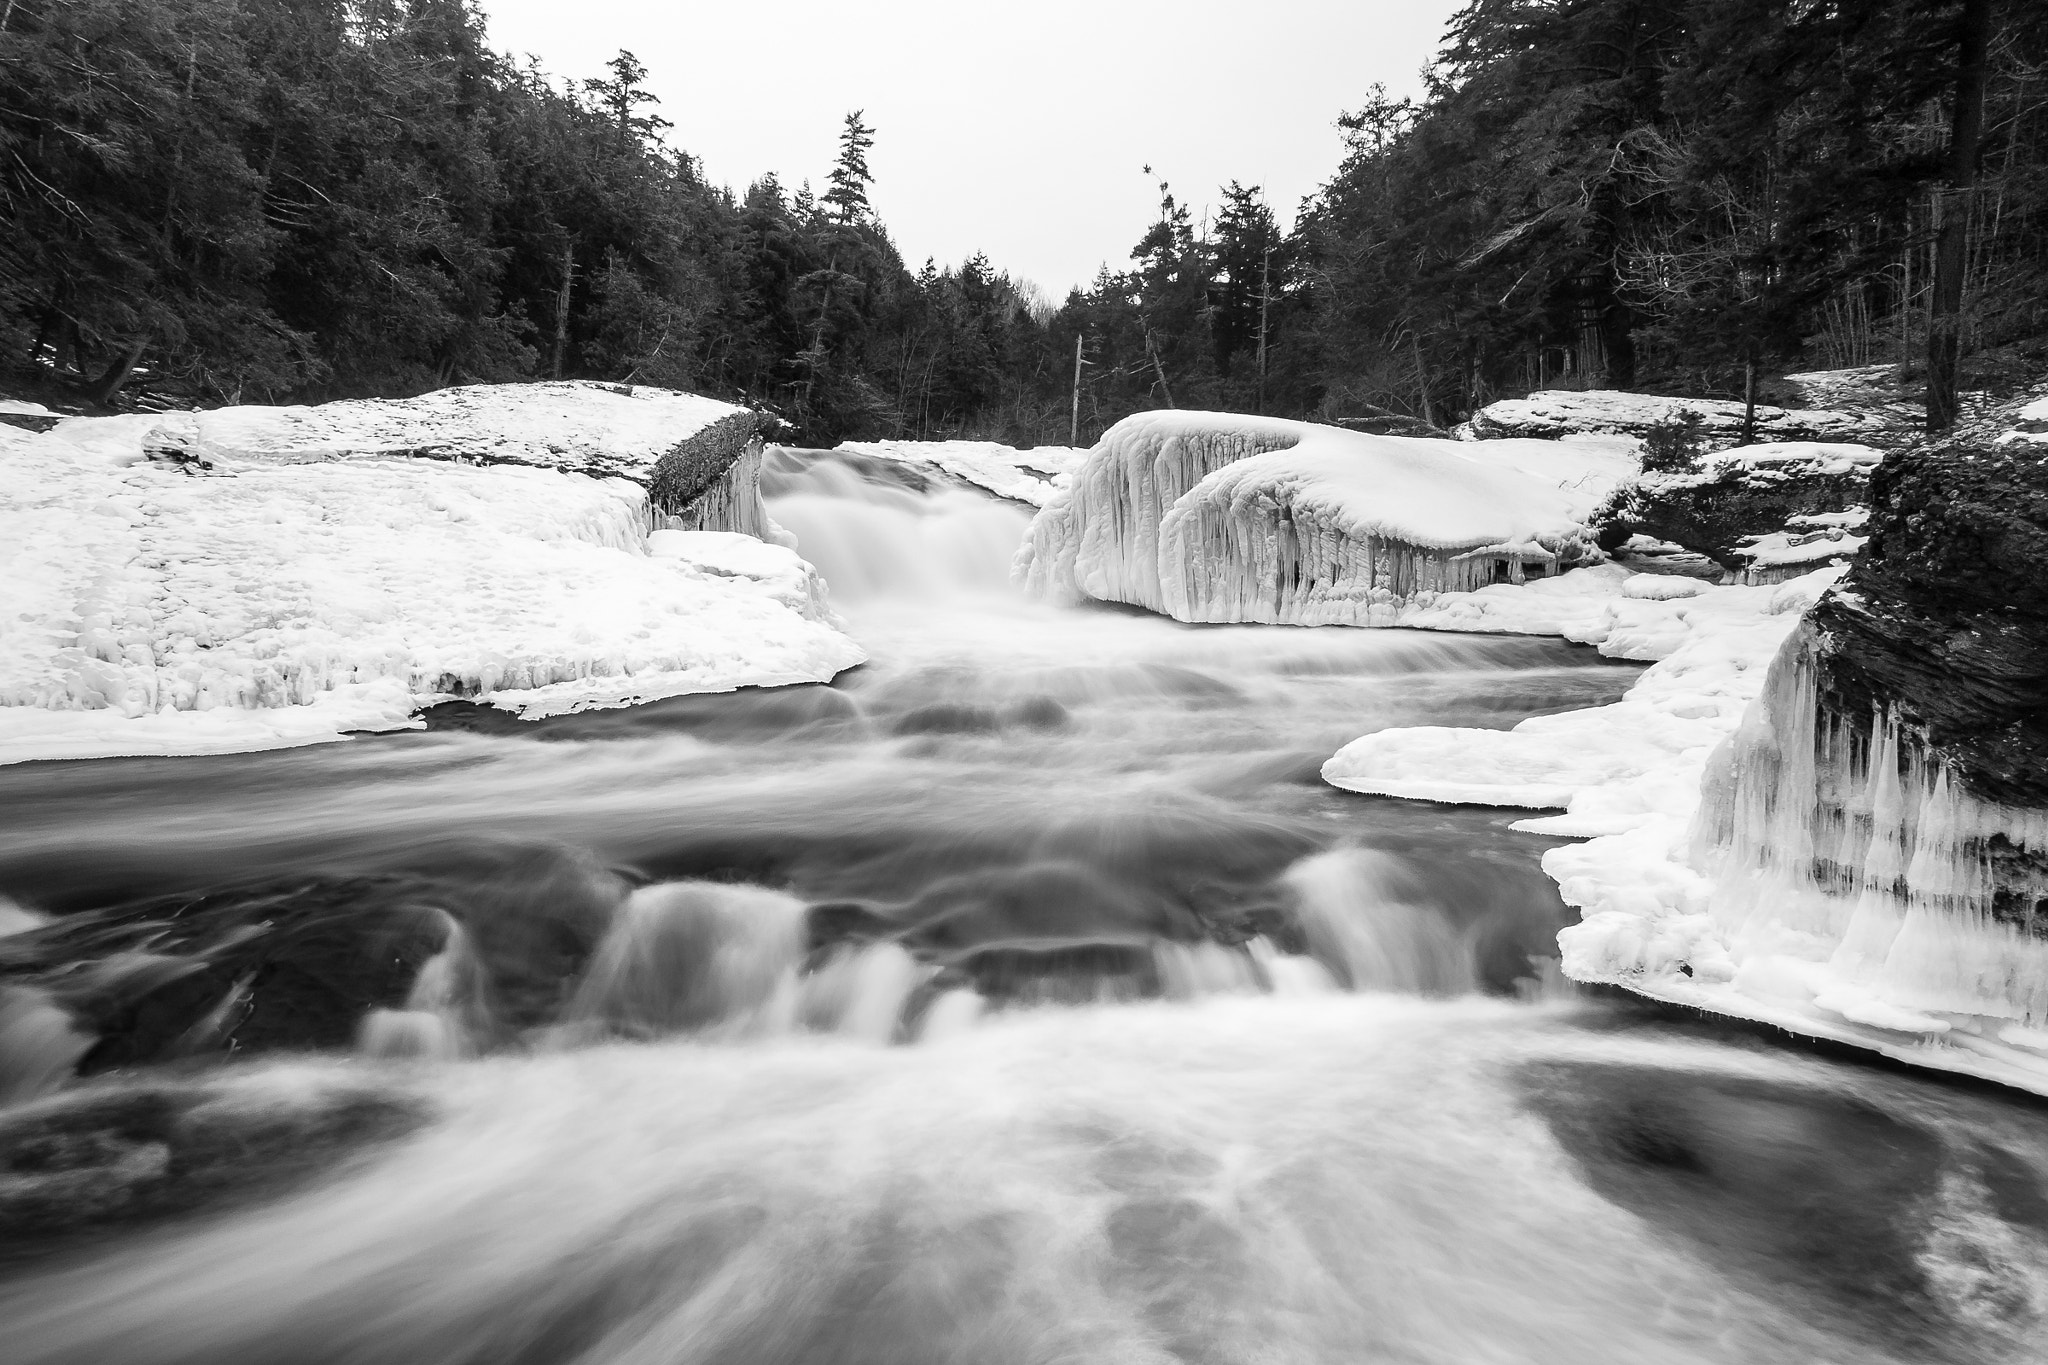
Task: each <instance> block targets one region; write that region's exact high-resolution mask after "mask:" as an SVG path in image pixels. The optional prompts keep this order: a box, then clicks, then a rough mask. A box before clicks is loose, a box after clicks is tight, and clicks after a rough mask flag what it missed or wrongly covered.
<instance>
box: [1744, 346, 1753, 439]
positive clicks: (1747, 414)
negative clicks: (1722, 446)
mask: <svg viewBox="0 0 2048 1365" xmlns="http://www.w3.org/2000/svg"><path fill="white" fill-rule="evenodd" d="M1742 444H1743V445H1746V446H1753V445H1755V444H1756V356H1755V355H1754V354H1750V355H1745V356H1743V357H1742Z"/></svg>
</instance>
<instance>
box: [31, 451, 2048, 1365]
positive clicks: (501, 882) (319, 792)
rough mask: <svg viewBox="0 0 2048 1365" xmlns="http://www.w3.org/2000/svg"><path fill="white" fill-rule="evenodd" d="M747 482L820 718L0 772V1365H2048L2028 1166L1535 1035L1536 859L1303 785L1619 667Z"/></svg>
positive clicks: (1824, 1106) (899, 501)
mask: <svg viewBox="0 0 2048 1365" xmlns="http://www.w3.org/2000/svg"><path fill="white" fill-rule="evenodd" d="M773 460H774V463H773V467H772V468H771V471H770V475H769V479H768V485H767V486H768V488H769V490H770V493H771V499H770V508H771V511H772V513H773V515H774V516H775V517H776V518H777V520H779V521H780V522H781V523H782V524H783V525H785V526H786V527H788V528H789V529H791V530H792V531H794V532H795V533H796V534H797V536H798V537H799V540H800V542H801V545H802V549H803V551H804V553H805V554H806V556H807V557H809V558H810V559H811V560H812V561H813V562H814V563H816V564H817V565H818V566H819V568H820V569H821V570H822V571H823V572H824V573H825V575H826V577H827V579H828V581H829V582H830V583H831V585H832V590H833V596H834V602H835V604H836V605H837V607H838V608H839V609H840V610H841V611H842V613H843V614H844V615H845V616H846V618H847V620H848V622H849V625H850V627H851V629H852V630H853V631H854V633H855V634H856V635H857V636H858V637H859V638H860V639H861V640H862V641H863V642H864V643H865V644H866V645H867V647H868V649H869V650H870V652H871V654H872V655H873V661H872V662H871V663H869V664H867V665H866V666H864V667H862V668H860V669H857V670H855V671H853V672H852V673H850V674H848V675H847V676H845V677H842V678H841V679H840V680H839V681H838V682H837V683H835V684H834V685H833V686H831V687H800V688H787V689H779V690H776V691H771V692H755V693H740V694H733V695H727V696H712V697H690V698H679V699H676V700H673V701H669V702H663V703H657V704H654V705H649V706H644V707H639V708H634V709H631V710H626V711H616V712H604V713H594V714H589V715H583V716H572V717H563V718H559V719H556V720H553V721H548V722H543V723H540V724H538V725H528V724H525V723H522V722H517V721H511V720H507V719H504V718H502V717H500V716H497V715H495V714H493V713H489V712H484V711H480V710H478V709H476V708H470V707H449V708H442V709H441V710H440V711H439V712H437V713H436V715H435V716H434V717H433V728H431V729H430V730H428V731H427V732H425V733H411V734H402V735H394V736H386V737H379V738H367V739H359V740H356V741H353V742H350V743H348V744H342V745H331V746H321V747H315V748H308V749H300V750H290V751H284V752H277V753H267V754H255V755H242V756H229V757H220V758H196V759H179V760H102V761H98V762H92V763H65V764H31V765H23V766H20V767H15V768H7V769H0V894H4V895H6V896H10V897H12V898H13V899H14V900H15V901H18V902H20V904H21V906H22V907H25V909H23V910H16V909H13V908H11V907H10V906H8V905H7V904H6V903H4V902H0V930H4V929H6V928H9V927H15V926H29V925H33V924H35V923H36V922H37V919H38V917H40V916H45V915H49V916H55V918H54V920H52V921H51V922H50V923H48V924H46V925H44V926H43V927H40V928H28V929H26V931H25V932H20V933H16V934H14V935H12V936H9V937H5V938H0V980H4V981H6V982H8V983H9V984H8V985H7V986H6V988H5V990H6V993H5V994H0V1093H6V1092H7V1091H8V1090H10V1089H11V1091H12V1092H13V1093H14V1095H15V1096H16V1097H17V1103H16V1104H15V1105H14V1106H13V1107H11V1108H0V1361H6V1362H16V1361H19V1362H30V1361H38V1362H41V1361H66V1362H77V1363H78V1365H115V1363H116V1362H118V1363H119V1365H156V1363H159V1362H189V1363H190V1365H199V1363H200V1362H205V1363H206V1365H242V1363H244V1362H265V1363H266V1365H269V1363H273V1362H274V1363H275V1365H298V1363H300V1362H337V1363H339V1362H350V1363H351V1365H358V1363H359V1365H409V1363H410V1362H464V1363H465V1365H470V1363H473V1365H549V1363H552V1362H582V1363H587V1365H599V1363H600V1362H619V1363H620V1365H625V1363H627V1362H630V1363H632V1365H643V1363H644V1365H657V1363H660V1365H668V1363H669V1362H697V1361H704V1362H733V1363H734V1365H749V1363H751V1362H792V1363H795V1362H821V1363H822V1362H832V1363H834V1365H842V1363H843V1365H854V1363H855V1362H859V1363H861V1365H923V1363H924V1362H931V1363H932V1365H938V1363H939V1362H958V1363H959V1365H1006V1363H1008V1362H1017V1363H1018V1365H1024V1363H1025V1362H1054V1361H1059V1362H1097V1361H1100V1362H1154V1361H1157V1362H1169V1361H1188V1362H1194V1361H1202V1362H1211V1361H1213V1362H1262V1363H1263V1362H1275V1363H1278V1362H1333V1363H1335V1362H1373V1361H1389V1362H1444V1365H1465V1363H1467V1362H1521V1361H1531V1362H1558V1363H1559V1365H1565V1363H1566V1362H1570V1363H1571V1365H1591V1363H1593V1362H1617V1363H1619V1362H1629V1363H1630V1365H1637V1363H1639V1362H1651V1361H1656V1362H1665V1361H1670V1362H1690V1361H1726V1362H1777V1361H1782V1362H1801V1363H1803V1362H1819V1361H1832V1362H1843V1363H1844V1365H1846V1363H1847V1362H1866V1361H1870V1362H1881V1361H1902V1362H1904V1361H2040V1360H2044V1359H2048V1123H2044V1118H2048V1113H2044V1111H2043V1109H2042V1108H2041V1107H2039V1106H2037V1105H2035V1104H2034V1103H2032V1102H2031V1101H2027V1100H2025V1099H2022V1098H2019V1097H2015V1096H2011V1095H2007V1094H2004V1093H2000V1092H1995V1091H1990V1090H1985V1089H1980V1088H1971V1087H1964V1086H1959V1085H1955V1084H1952V1083H1943V1082H1939V1081H1934V1080H1926V1079H1921V1078H1917V1077H1913V1076H1909V1075H1905V1074H1901V1073H1899V1072H1896V1071H1892V1070H1885V1069H1879V1068H1876V1067H1872V1066H1866V1065H1863V1064H1860V1063H1857V1062H1853V1061H1840V1060H1829V1059H1826V1058H1823V1057H1820V1056H1817V1055H1815V1054H1813V1053H1811V1052H1809V1051H1804V1050H1798V1049H1794V1048H1792V1047H1790V1046H1781V1045H1778V1044H1776V1043H1774V1042H1772V1041H1770V1040H1766V1039H1756V1038H1750V1037H1748V1036H1745V1035H1730V1034H1724V1033H1722V1032H1719V1031H1717V1030H1714V1029H1711V1028H1707V1027H1704V1026H1701V1025H1696V1024H1690V1023H1687V1022H1685V1021H1673V1020H1665V1019H1662V1018H1660V1017H1658V1016H1655V1015H1653V1014H1650V1013H1648V1012H1646V1011H1644V1010H1642V1009H1637V1008H1632V1007H1629V1006H1627V1005H1625V1004H1621V1003H1618V1002H1615V1001H1611V1000H1593V999H1582V998H1578V997H1576V996H1574V995H1573V994H1572V993H1571V992H1570V991H1569V990H1567V989H1565V988H1563V987H1561V986H1560V985H1559V984H1558V983H1557V981H1556V971H1555V962H1554V957H1555V946H1554V943H1553V941H1552V936H1553V935H1554V933H1555V931H1556V929H1557V928H1558V927H1559V925H1561V924H1562V923H1564V922H1566V919H1567V915H1568V912H1567V911H1566V910H1565V908H1564V907H1563V906H1562V905H1561V903H1560V902H1559V900H1558V898H1557V896H1556V893H1555V889H1554V888H1553V887H1552V886H1551V884H1550V883H1549V882H1548V881H1547V880H1546V879H1545V878H1544V877H1543V876H1542V874H1541V872H1540V870H1539V869H1538V867H1537V858H1538V857H1539V855H1540V854H1541V852H1542V850H1543V849H1544V848H1545V847H1548V846H1549V843H1550V841H1546V840H1543V839H1539V838H1536V837H1533V836H1528V835H1520V834H1516V833H1513V832H1512V831H1510V830H1509V829H1508V828H1507V826H1508V823H1509V821H1510V820H1511V819H1512V818H1513V813H1511V812H1502V811H1488V810H1474V809H1464V808H1452V807H1438V806H1426V805H1419V804H1414V803H1404V802H1398V801H1392V800H1381V799H1370V798H1360V797H1356V796H1351V795H1348V794H1346V793H1342V792H1338V791H1335V790H1333V789H1331V788H1328V787H1326V786H1324V785H1323V784H1321V783H1320V782H1319V781H1318V779H1317V769H1318V767H1319V765H1320V764H1321V762H1322V760H1323V759H1324V758H1326V757H1327V756H1328V755H1329V754H1330V753H1331V752H1332V751H1334V750H1335V749H1336V748H1337V747H1338V746H1339V745H1340V744H1342V743H1343V742H1344V741H1346V740H1348V739H1351V738H1353V737H1354V736H1356V735H1358V734H1360V733H1363V732H1364V731H1366V730H1369V729H1373V728H1377V727H1382V726H1388V725H1403V724H1429V723H1438V724H1459V725H1498V726H1507V725H1512V724H1513V723H1515V722H1516V721H1517V720H1519V719H1521V718H1523V717H1525V716H1528V715H1532V714H1536V713H1538V712H1542V711H1546V710H1555V709H1560V708H1567V707H1578V706H1586V705H1593V704H1598V703H1600V702H1603V701H1606V700H1611V699H1613V698H1614V697H1616V696H1618V695H1619V694H1620V693H1621V691H1622V690H1623V689H1624V688H1625V687H1626V686H1627V685H1628V683H1629V681H1630V680H1631V679H1632V678H1633V676H1634V672H1635V670H1634V669H1633V668H1629V667H1623V666H1619V665H1615V664H1612V663H1609V662H1607V661H1603V660H1600V659H1598V658H1596V657H1594V656H1593V655H1592V654H1591V652H1590V651H1586V650H1581V649H1577V648H1574V647H1571V646H1567V645H1563V644H1561V643H1558V642H1555V641H1546V640H1534V639H1519V638H1506V637H1501V638H1476V637H1457V636H1445V635H1426V634H1415V633H1409V632H1401V631H1349V630H1338V629H1323V630H1313V631H1309V630H1284V629H1260V628H1227V627H1204V628H1192V627H1186V626H1181V625H1177V624H1175V623H1173V622H1169V621H1166V620H1163V619H1159V618H1155V617H1151V616H1148V615H1144V614H1139V613H1132V612H1123V611H1113V610H1092V611H1089V610H1072V609H1064V608H1055V607H1050V606H1046V605H1043V604H1037V603H1028V602H1025V601H1022V600H1020V599H1019V598H1018V597H1017V596H1016V595H1015V594H1014V593H1013V592H1012V590H1011V589H1010V588H1009V586H1008V565H1009V559H1010V556H1011V552H1012V550H1013V549H1014V547H1015V546H1016V544H1017V542H1018V539H1019V537H1020V535H1021V533H1022V530H1023V527H1024V525H1025V520H1026V518H1025V515H1024V513H1023V511H1022V510H1021V509H1018V508H1016V507H1013V506H1011V505H1008V504H1002V503H997V502H994V501H991V500H990V499H987V498H985V497H982V496H980V495H979V494H976V493H973V492H969V491H966V490H964V489H958V488H946V487H939V486H933V485H928V484H927V483H926V482H925V481H924V480H922V479H920V478H918V477H916V476H914V475H910V474H908V473H906V472H905V471H902V470H900V469H896V468H894V467H891V466H885V465H880V464H874V463H865V462H858V461H856V462H847V461H844V460H841V459H837V458H831V457H824V456H817V455H810V454H804V453H780V454H777V455H775V456H774V457H773ZM67 1020H70V1021H72V1022H70V1023H67V1022H66V1021H67ZM88 1024H89V1025H90V1027H88ZM223 1054H229V1055H230V1057H231V1060H230V1064H228V1065H225V1066H222V1065H218V1064H217V1062H218V1060H219V1059H220V1058H221V1057H222V1056H223ZM74 1065H75V1066H77V1067H78V1068H79V1069H80V1070H82V1071H85V1072H87V1073H92V1074H93V1075H94V1076H95V1077H96V1079H93V1080H90V1081H88V1082H86V1083H83V1084H75V1085H72V1086H70V1087H69V1088H66V1089H62V1090H59V1091H58V1092H57V1093H55V1094H53V1095H50V1096H47V1097H45V1098H42V1099H35V1098H32V1095H33V1093H34V1092H35V1091H37V1090H38V1089H42V1088H46V1087H47V1085H48V1083H49V1082H50V1081H51V1078H53V1077H55V1076H57V1075H58V1074H60V1073H63V1072H68V1071H69V1070H70V1069H71V1068H72V1067H73V1066H74Z"/></svg>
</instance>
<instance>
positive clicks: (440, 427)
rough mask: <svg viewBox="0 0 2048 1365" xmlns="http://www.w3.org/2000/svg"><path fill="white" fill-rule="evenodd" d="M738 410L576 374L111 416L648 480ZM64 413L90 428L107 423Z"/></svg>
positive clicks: (188, 431) (362, 452)
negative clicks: (386, 394) (412, 394)
mask: <svg viewBox="0 0 2048 1365" xmlns="http://www.w3.org/2000/svg"><path fill="white" fill-rule="evenodd" d="M746 415H747V410H746V409H745V408H740V407H735V406H734V405H732V404H730V403H721V402H719V401H717V400H716V399H712V398H704V397H701V396H699V395H697V394H693V393H681V392H678V391H676V390H672V389H657V388H633V387H627V386H624V385H615V384H599V383H593V382H589V381H580V380H576V381H556V382H552V383H537V384H469V385H463V386H460V387H457V388H448V389H438V390H435V391H434V392H432V393H427V394H422V395H420V396H419V397H417V398H402V399H386V398H365V399H350V400H345V401H342V402H336V403H321V404H318V405H315V406H276V407H273V406H262V405H247V406H241V407H227V408H218V409H214V410H211V411H206V412H180V413H157V414H151V415H145V416H140V417H135V418H123V419H120V420H122V421H125V422H131V423H136V424H138V425H146V426H148V427H153V428H157V429H159V430H160V431H161V433H162V439H163V440H164V441H165V442H166V443H180V444H184V445H186V446H187V447H188V448H189V449H190V450H191V451H192V453H193V454H195V455H197V456H200V457H202V458H204V457H208V456H216V455H217V456H224V457H226V458H228V459H230V460H233V459H238V458H239V459H244V460H260V461H266V462H291V463H300V462H311V461H320V460H350V459H386V458H390V457H393V456H399V455H409V456H425V457H428V458H438V459H448V460H461V461H465V462H468V463H472V464H523V465H537V466H540V467H543V468H548V469H560V470H566V471H570V472H574V473H578V474H589V475H593V476H597V477H606V476H616V477H623V478H629V479H632V480H634V481H635V482H637V483H641V484H646V483H649V482H650V481H651V480H652V479H653V477H654V474H655V470H656V467H657V466H658V465H659V464H660V463H661V461H662V458H663V457H664V456H665V455H667V454H669V453H670V452H671V451H673V450H674V449H675V448H676V447H677V446H679V445H680V444H682V443H683V442H685V441H687V440H688V439H689V438H691V437H693V436H696V435H697V434H699V433H700V432H702V431H703V430H704V429H705V428H707V427H709V426H711V425H712V424H714V423H716V422H720V421H724V420H727V419H731V418H735V417H742V416H746ZM74 420H75V422H76V423H78V424H81V426H85V425H86V424H90V427H89V429H91V430H93V431H95V432H97V431H101V430H104V428H103V427H101V426H99V425H98V424H101V423H104V422H105V421H106V420H108V419H104V418H78V419H74ZM72 425H73V424H72V423H65V424H63V425H62V426H60V427H59V428H58V431H59V432H60V433H62V432H64V431H65V430H66V429H67V428H70V427H71V426H72Z"/></svg>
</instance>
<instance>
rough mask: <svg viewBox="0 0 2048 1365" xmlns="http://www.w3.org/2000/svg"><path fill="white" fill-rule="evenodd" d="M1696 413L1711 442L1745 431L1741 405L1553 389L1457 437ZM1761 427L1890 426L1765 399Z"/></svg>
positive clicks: (1636, 428)
mask: <svg viewBox="0 0 2048 1365" xmlns="http://www.w3.org/2000/svg"><path fill="white" fill-rule="evenodd" d="M1688 414H1690V415H1693V416H1696V417H1698V418H1699V419H1700V424H1699V435H1700V436H1701V437H1703V438H1706V439H1709V440H1715V439H1720V438H1724V437H1729V436H1734V435H1737V434H1738V433H1740V432H1741V430H1742V418H1743V405H1742V404H1741V403H1739V402H1733V401H1729V400H1724V399H1714V398H1666V397H1663V396H1660V395H1657V394H1648V393H1629V392H1625V391H1622V390H1619V389H1583V390H1580V389H1551V390H1544V391H1542V392H1538V393H1532V394H1530V395H1529V396H1528V397H1527V398H1509V399H1503V400H1501V401H1500V402H1497V403H1489V404H1488V405H1487V406H1485V407H1484V408H1481V409H1480V410H1479V411H1478V412H1477V413H1475V414H1473V416H1472V418H1471V420H1470V421H1467V422H1465V423H1464V424H1463V425H1461V426H1460V427H1459V428H1458V429H1457V435H1458V436H1459V437H1460V438H1461V439H1465V440H1481V439H1490V438H1493V437H1499V436H1552V437H1555V436H1563V435H1567V434H1571V433H1586V432H1611V433H1619V434H1626V435H1633V436H1641V435H1643V434H1645V433H1646V432H1648V431H1649V430H1650V429H1652V428H1654V427H1658V426H1662V425H1664V424H1665V423H1668V422H1671V421H1673V420H1675V419H1678V418H1681V417H1683V416H1686V415H1688ZM1756 430H1757V431H1758V432H1760V433H1763V434H1765V435H1769V436H1778V437H1787V438H1805V439H1812V438H1816V437H1825V438H1831V439H1836V440H1844V439H1853V438H1855V437H1858V436H1869V435H1877V434H1879V433H1880V432H1881V431H1882V430H1883V424H1882V423H1881V422H1879V421H1877V420H1876V419H1875V418H1871V417H1868V416H1865V415H1862V414H1858V413H1847V412H1835V411H1832V410H1829V409H1826V408H1779V407H1771V406H1767V405H1764V404H1759V405H1758V406H1757V409H1756Z"/></svg>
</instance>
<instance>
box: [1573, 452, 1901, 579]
mask: <svg viewBox="0 0 2048 1365" xmlns="http://www.w3.org/2000/svg"><path fill="white" fill-rule="evenodd" d="M1869 496H1870V493H1869V481H1868V480H1867V479H1866V478H1865V477H1864V476H1863V475H1862V474H1860V473H1820V472H1793V473H1786V474H1783V475H1779V476H1774V477H1768V478H1765V477H1759V476H1758V475H1757V474H1756V472H1755V471H1745V470H1741V469H1735V468H1731V469H1726V470H1723V471H1722V472H1721V473H1720V474H1718V475H1717V476H1712V477H1707V476H1700V477H1695V478H1690V479H1671V480H1662V481H1651V480H1646V481H1644V482H1643V483H1642V484H1639V485H1637V486H1636V487H1635V488H1633V489H1630V490H1629V491H1628V493H1627V494H1626V495H1625V497H1624V498H1623V500H1622V501H1621V502H1620V503H1619V504H1618V505H1617V506H1616V508H1615V510H1614V513H1613V516H1612V518H1611V519H1610V520H1609V521H1608V522H1607V524H1606V526H1605V527H1604V528H1603V529H1602V531H1601V537H1600V543H1601V545H1602V546H1603V547H1605V548H1607V549H1610V550H1611V549H1613V548H1614V547H1615V546H1618V545H1620V544H1621V543H1622V542H1623V541H1625V540H1627V539H1628V538H1629V536H1631V535H1635V534H1642V535H1647V536H1655V537H1656V538H1657V539H1658V540H1668V541H1671V542H1672V543H1674V544H1677V545H1683V546H1684V547H1685V548H1686V549H1688V550H1691V551H1693V552H1694V553H1696V554H1703V555H1705V556H1706V557H1707V558H1709V559H1711V560H1713V561H1714V562H1716V563H1717V564H1721V565H1723V566H1724V567H1728V568H1733V567H1735V566H1736V565H1738V564H1739V563H1740V562H1741V560H1740V558H1739V557H1738V556H1737V555H1736V553H1735V549H1736V547H1737V546H1738V545H1739V544H1741V543H1742V541H1743V540H1744V539H1745V538H1747V537H1749V536H1757V535H1766V534H1769V533H1770V532H1772V531H1776V530H1778V529H1779V528H1780V527H1782V526H1784V525H1785V524H1786V523H1787V522H1788V521H1790V520H1791V519H1792V518H1793V517H1800V516H1811V515H1814V514H1816V513H1822V512H1842V511H1847V510H1848V509H1849V508H1851V507H1859V506H1862V505H1863V504H1864V503H1865V502H1866V501H1867V500H1868V498H1869Z"/></svg>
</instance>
